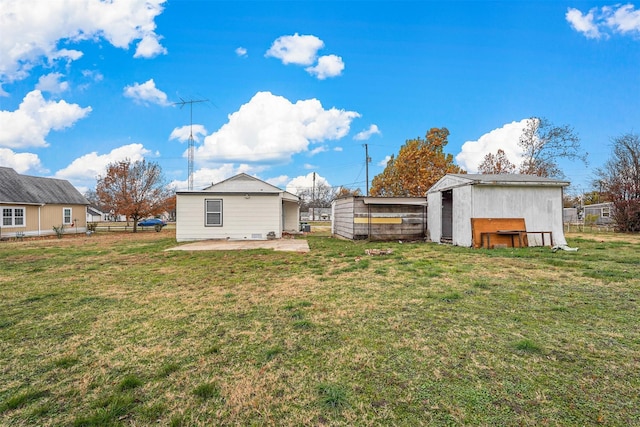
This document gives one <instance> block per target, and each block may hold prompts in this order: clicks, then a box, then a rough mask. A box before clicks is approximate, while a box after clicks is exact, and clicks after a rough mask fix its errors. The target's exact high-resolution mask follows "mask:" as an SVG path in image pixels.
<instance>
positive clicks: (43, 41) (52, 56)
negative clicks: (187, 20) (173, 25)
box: [0, 0, 166, 83]
mask: <svg viewBox="0 0 640 427" xmlns="http://www.w3.org/2000/svg"><path fill="white" fill-rule="evenodd" d="M165 2H166V0H115V1H102V0H74V1H57V0H56V1H51V0H29V1H19V0H2V4H1V6H2V7H0V28H2V37H0V82H5V83H6V82H12V81H16V80H20V79H23V78H25V77H26V76H27V75H28V74H29V70H30V69H31V68H33V67H34V66H36V65H38V64H41V63H43V62H46V63H48V64H53V63H55V62H56V61H58V60H65V61H72V60H75V59H78V58H79V57H80V56H81V55H82V52H80V51H79V50H74V49H68V48H60V47H59V46H60V45H64V46H67V47H68V46H69V44H70V43H76V42H80V41H83V40H91V41H97V40H100V39H103V40H106V41H108V42H109V43H110V44H112V45H113V46H115V47H117V48H121V49H127V48H128V47H129V45H130V44H132V43H133V42H134V41H136V40H140V42H139V43H138V46H137V49H136V53H135V56H136V57H145V58H146V57H152V56H155V55H158V54H161V53H166V49H164V48H163V47H162V46H160V44H159V43H158V36H157V35H156V33H155V29H156V24H155V22H154V20H155V18H156V17H157V16H158V15H160V14H161V13H162V11H163V4H164V3H165Z"/></svg>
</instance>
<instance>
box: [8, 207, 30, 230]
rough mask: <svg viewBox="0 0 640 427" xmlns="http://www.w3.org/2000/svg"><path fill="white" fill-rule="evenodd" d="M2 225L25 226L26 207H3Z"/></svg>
mask: <svg viewBox="0 0 640 427" xmlns="http://www.w3.org/2000/svg"><path fill="white" fill-rule="evenodd" d="M2 225H3V226H4V227H23V226H24V225H25V220H24V208H2Z"/></svg>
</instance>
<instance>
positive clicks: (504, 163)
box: [87, 118, 640, 232]
mask: <svg viewBox="0 0 640 427" xmlns="http://www.w3.org/2000/svg"><path fill="white" fill-rule="evenodd" d="M448 136H449V131H448V129H447V128H431V129H430V130H429V131H428V132H427V134H426V137H425V139H421V138H419V137H418V138H415V139H410V140H407V141H406V143H405V144H404V145H403V146H402V147H401V148H400V151H399V153H398V155H397V156H392V157H391V159H390V160H389V161H388V162H387V166H386V167H385V169H384V170H383V172H382V173H380V174H379V175H377V176H375V177H374V179H373V182H372V186H371V191H370V193H371V195H373V196H380V197H423V196H424V195H425V194H426V192H427V190H428V189H429V188H430V187H431V186H432V185H433V184H435V182H437V181H438V180H439V179H440V178H442V177H443V176H444V175H446V174H448V173H466V172H465V171H464V170H462V169H461V168H459V167H458V166H456V165H455V164H454V163H453V156H452V155H451V154H447V153H445V152H444V147H445V146H446V145H447V143H448ZM518 143H519V146H520V148H521V150H522V151H523V153H524V155H523V161H522V163H521V165H520V166H519V167H517V166H516V165H514V164H513V163H511V162H510V161H509V159H508V158H507V156H506V155H505V152H504V151H503V150H501V149H500V150H498V151H497V153H496V154H488V155H487V156H485V158H484V159H483V161H482V163H481V164H480V165H479V171H480V172H481V173H498V174H502V173H516V172H517V173H521V174H529V175H536V176H542V177H562V176H563V174H562V171H561V170H560V168H559V166H558V160H559V159H561V158H568V159H573V160H575V159H578V160H581V161H583V162H585V163H586V153H583V152H582V151H581V150H580V143H579V138H578V137H577V135H576V134H575V133H574V131H573V129H571V128H570V127H569V126H566V125H564V126H555V125H553V124H551V123H550V122H548V121H547V120H546V119H539V118H532V119H530V120H529V121H528V124H527V126H526V127H525V128H524V129H523V132H522V135H521V137H520V139H519V142H518ZM594 182H595V183H596V185H597V186H599V187H600V191H598V193H597V194H598V201H600V197H601V196H602V195H604V198H603V200H605V199H606V200H610V201H612V202H613V203H614V207H615V209H614V212H613V216H614V219H615V220H616V223H617V224H618V227H619V229H620V230H621V231H631V232H638V231H640V138H639V137H638V135H636V134H632V133H630V134H626V135H623V136H620V137H618V138H615V139H613V151H612V155H611V158H610V159H609V160H608V161H607V162H606V163H605V165H604V166H603V167H602V168H599V169H597V170H596V180H595V181H594ZM593 193H594V194H595V192H593ZM358 195H361V193H360V190H349V189H346V188H340V189H339V190H335V189H334V188H332V187H329V186H327V185H323V184H320V185H318V186H315V187H314V188H313V189H305V190H302V191H300V193H299V196H300V198H301V200H302V201H303V208H315V207H326V206H329V205H330V204H331V201H333V200H334V199H335V198H336V197H341V196H358ZM87 198H88V199H89V200H90V201H91V202H92V203H94V204H96V205H97V206H99V207H102V208H103V209H105V208H106V209H107V210H108V211H111V212H114V213H115V214H121V215H125V216H126V217H127V218H128V219H131V220H133V222H134V232H135V231H136V230H137V227H136V225H137V222H138V220H140V219H142V218H145V217H148V216H155V215H159V214H161V213H163V212H167V211H175V195H174V194H173V191H171V190H170V189H169V188H168V187H167V186H166V185H165V183H164V180H163V177H162V171H161V169H160V166H159V165H158V164H156V163H149V162H146V161H145V160H141V161H136V162H131V161H130V160H124V161H120V162H116V163H112V164H110V165H108V167H107V170H106V173H105V175H104V176H101V177H99V178H98V183H97V187H96V190H95V192H90V193H88V194H87Z"/></svg>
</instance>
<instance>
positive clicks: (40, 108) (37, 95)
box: [0, 90, 91, 148]
mask: <svg viewBox="0 0 640 427" xmlns="http://www.w3.org/2000/svg"><path fill="white" fill-rule="evenodd" d="M90 112H91V107H85V108H82V107H80V106H79V105H78V104H68V103H67V102H65V101H58V102H55V101H46V100H45V99H44V98H43V96H42V92H40V91H39V90H34V91H31V92H29V93H28V94H27V95H26V96H25V97H24V99H23V100H22V103H21V104H20V106H19V107H18V109H17V110H16V111H0V123H2V126H0V147H9V148H23V147H47V146H48V145H49V144H48V143H47V141H46V140H45V138H46V136H47V135H48V134H49V132H51V131H52V130H62V129H65V128H68V127H71V126H73V124H74V123H75V122H76V121H78V120H80V119H82V118H84V117H85V116H87V115H88V114H89V113H90Z"/></svg>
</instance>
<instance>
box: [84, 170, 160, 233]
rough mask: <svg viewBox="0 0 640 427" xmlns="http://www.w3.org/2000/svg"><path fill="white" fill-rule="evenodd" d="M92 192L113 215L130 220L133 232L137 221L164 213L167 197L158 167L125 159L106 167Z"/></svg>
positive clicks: (135, 230) (135, 229)
mask: <svg viewBox="0 0 640 427" xmlns="http://www.w3.org/2000/svg"><path fill="white" fill-rule="evenodd" d="M96 193H97V195H98V198H99V200H100V202H101V203H102V204H103V205H105V206H109V207H111V209H113V211H114V213H115V214H116V215H125V216H126V217H127V218H128V219H131V220H132V221H133V232H134V233H135V232H137V225H138V221H139V220H140V219H143V218H146V217H149V216H155V215H159V214H160V213H162V212H164V211H165V210H166V209H167V206H168V200H169V199H170V197H171V194H170V193H171V191H170V190H169V189H167V187H166V186H165V185H164V180H163V177H162V169H161V168H160V166H159V165H158V164H157V163H151V162H149V163H147V162H146V161H145V160H144V159H143V160H138V161H135V162H133V163H132V162H131V160H129V159H125V160H122V161H119V162H115V163H111V164H109V165H107V171H106V174H105V175H104V176H100V177H99V178H98V184H97V186H96Z"/></svg>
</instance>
